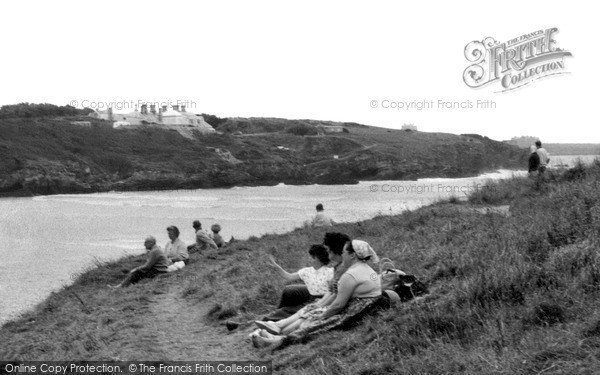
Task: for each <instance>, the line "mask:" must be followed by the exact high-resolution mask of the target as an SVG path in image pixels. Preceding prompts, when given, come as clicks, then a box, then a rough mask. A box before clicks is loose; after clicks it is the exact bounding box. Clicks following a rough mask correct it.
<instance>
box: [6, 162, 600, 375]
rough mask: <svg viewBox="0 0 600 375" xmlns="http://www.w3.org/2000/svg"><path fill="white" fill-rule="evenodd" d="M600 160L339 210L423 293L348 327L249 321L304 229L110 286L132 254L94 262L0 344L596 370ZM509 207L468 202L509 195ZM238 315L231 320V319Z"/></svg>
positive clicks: (62, 354)
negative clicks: (288, 333)
mask: <svg viewBox="0 0 600 375" xmlns="http://www.w3.org/2000/svg"><path fill="white" fill-rule="evenodd" d="M599 185H600V163H598V162H596V163H595V164H593V165H592V166H590V167H583V166H581V165H580V166H577V167H575V168H573V169H571V170H568V171H565V172H563V173H561V174H550V175H549V176H548V180H547V181H546V182H545V183H543V184H541V185H540V184H537V183H536V181H534V180H530V179H527V178H515V179H511V180H505V181H501V182H499V183H498V184H497V185H495V186H494V188H493V189H484V190H481V191H479V192H478V193H477V194H475V195H473V196H472V197H471V198H470V201H469V202H468V203H459V202H454V201H448V202H440V203H438V204H436V205H433V206H429V207H425V208H422V209H419V210H416V211H413V212H406V213H404V214H402V215H398V216H381V217H377V218H374V219H372V220H368V221H364V222H357V223H347V224H339V225H336V227H335V228H334V229H335V230H336V231H341V232H345V233H348V234H349V235H350V236H351V237H353V238H360V239H364V240H366V241H368V242H369V243H370V244H371V245H372V246H373V248H374V249H376V251H377V252H378V253H379V254H380V255H381V256H387V257H389V258H391V259H392V260H394V262H395V263H396V265H397V266H398V267H400V268H401V269H403V270H405V271H406V272H408V273H411V274H414V275H417V276H418V277H419V278H420V279H421V280H423V281H425V282H426V283H427V284H428V286H429V287H430V289H431V294H430V295H428V296H427V297H425V298H422V299H419V300H416V301H413V302H409V303H405V304H403V305H401V306H399V307H397V308H394V309H390V310H386V311H381V312H379V313H378V314H376V315H374V316H371V317H368V318H367V319H365V321H364V322H363V323H362V324H361V325H359V326H357V327H355V328H354V329H352V330H348V331H334V332H330V333H328V334H324V335H322V336H320V337H319V338H317V339H315V340H313V341H310V342H308V343H306V344H303V345H293V346H290V347H287V348H285V349H282V350H279V351H275V352H269V351H264V350H263V351H259V350H256V349H254V348H252V347H251V344H250V343H249V341H248V340H247V334H248V332H250V330H251V328H252V327H251V323H250V322H251V321H252V320H253V319H255V318H256V317H258V316H260V315H261V314H263V313H265V312H267V311H268V310H270V309H271V308H273V307H274V305H275V304H276V303H277V299H278V295H279V292H280V291H281V289H282V287H283V283H282V282H281V281H280V280H278V279H277V277H276V276H274V275H275V274H274V272H273V271H272V269H270V268H269V267H268V266H267V265H266V263H267V262H266V256H267V254H273V255H275V257H277V258H278V259H279V260H280V261H281V263H282V265H283V266H284V267H285V268H287V269H295V268H298V267H301V266H304V265H306V264H308V255H307V249H308V247H309V245H310V244H311V243H315V242H319V241H320V240H321V239H322V237H323V234H324V231H323V230H315V229H311V228H299V229H297V230H294V231H292V232H290V233H287V234H284V235H265V236H263V237H261V238H250V239H248V240H247V241H241V242H238V243H236V244H234V245H233V246H232V247H231V248H229V249H227V250H224V251H221V252H219V253H213V254H205V255H203V256H200V257H196V259H195V262H194V263H192V264H190V265H189V266H188V267H186V268H184V269H183V270H182V271H181V272H180V273H178V274H171V275H167V276H163V277H159V278H157V279H155V280H152V281H148V282H141V283H140V284H138V285H135V286H132V287H130V288H128V289H126V290H123V291H117V292H114V291H112V290H110V289H108V288H107V287H106V286H105V285H106V284H107V283H116V282H118V281H119V280H121V279H122V277H123V270H126V269H129V268H131V267H133V266H135V265H137V264H140V263H141V262H142V261H143V259H142V258H141V257H132V258H127V259H124V260H122V261H119V262H114V263H108V264H99V265H98V267H97V268H95V269H92V270H90V271H89V272H87V273H84V274H83V275H82V276H81V277H80V278H79V279H78V280H76V282H75V283H74V285H72V286H69V287H66V288H65V289H63V290H61V291H60V292H57V293H54V294H53V295H51V296H50V297H49V298H48V299H47V300H46V301H45V302H44V303H42V304H40V305H39V306H38V307H37V308H36V309H35V310H34V311H32V312H29V313H26V314H24V315H23V316H22V317H21V318H20V319H18V320H16V321H13V322H9V323H7V324H5V325H4V326H3V327H2V328H1V329H0V337H2V338H3V339H2V340H0V358H2V359H4V360H27V359H55V360H58V359H64V360H74V359H88V360H109V359H112V360H116V359H120V360H142V359H153V360H173V359H188V360H202V359H206V360H208V359H213V360H217V359H253V360H257V359H264V360H272V361H273V364H274V369H275V372H276V373H278V374H332V373H344V374H365V375H366V374H387V373H389V374H395V373H402V374H448V373H470V374H475V373H476V374H538V373H544V374H595V373H597V371H598V369H599V368H600V350H599V349H600V298H599V297H600V255H599V254H598V250H597V249H598V244H599V243H600V189H599V187H600V186H599ZM506 204H509V205H510V207H511V210H510V216H508V217H507V216H502V215H498V214H495V213H488V214H482V213H479V212H478V211H477V210H473V209H471V208H472V207H481V205H506ZM228 319H233V320H235V321H238V322H242V325H241V326H240V328H238V329H237V330H234V331H231V332H229V331H227V329H226V328H225V327H224V326H223V323H224V322H225V321H226V320H228Z"/></svg>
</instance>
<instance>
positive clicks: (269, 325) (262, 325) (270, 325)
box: [254, 320, 281, 335]
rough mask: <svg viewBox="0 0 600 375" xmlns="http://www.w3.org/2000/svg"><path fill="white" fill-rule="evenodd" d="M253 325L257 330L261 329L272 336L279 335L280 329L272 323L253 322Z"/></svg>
mask: <svg viewBox="0 0 600 375" xmlns="http://www.w3.org/2000/svg"><path fill="white" fill-rule="evenodd" d="M254 323H255V324H256V326H257V327H258V328H262V329H264V330H265V331H267V332H269V333H272V334H274V335H279V334H280V333H281V328H279V327H278V326H277V325H276V324H275V323H273V322H263V321H262V320H255V321H254Z"/></svg>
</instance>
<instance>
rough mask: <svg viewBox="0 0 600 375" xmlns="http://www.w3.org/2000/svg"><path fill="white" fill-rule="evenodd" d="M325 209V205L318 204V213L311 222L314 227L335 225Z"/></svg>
mask: <svg viewBox="0 0 600 375" xmlns="http://www.w3.org/2000/svg"><path fill="white" fill-rule="evenodd" d="M323 211H324V209H323V205H322V204H321V203H319V204H317V214H316V215H315V217H314V218H313V219H312V223H311V224H312V226H313V227H330V226H332V225H333V221H332V220H331V219H330V218H329V217H327V215H325V212H323Z"/></svg>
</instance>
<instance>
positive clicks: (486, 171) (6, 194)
mask: <svg viewBox="0 0 600 375" xmlns="http://www.w3.org/2000/svg"><path fill="white" fill-rule="evenodd" d="M522 171H525V169H509V168H487V169H483V170H482V171H481V172H479V173H478V174H464V175H458V176H450V177H448V176H439V175H432V176H417V177H415V179H410V178H407V179H402V180H395V179H378V180H372V179H367V180H354V181H352V182H343V183H314V182H313V183H309V182H297V183H296V182H289V181H288V182H273V183H267V184H241V185H223V186H214V187H198V188H187V187H186V188H172V187H165V188H164V189H163V188H150V189H141V188H140V189H137V190H136V189H123V190H114V189H113V190H108V189H107V190H97V191H79V192H57V193H52V194H33V193H28V192H24V191H19V192H16V193H14V192H0V199H3V198H32V197H49V196H60V195H86V194H104V193H144V192H168V191H196V190H200V191H202V190H213V189H225V190H228V189H235V188H253V187H277V186H352V185H358V184H360V183H369V182H372V183H376V182H382V181H395V182H418V181H420V180H427V179H441V180H444V179H466V178H478V177H481V176H484V175H488V174H496V173H502V172H522Z"/></svg>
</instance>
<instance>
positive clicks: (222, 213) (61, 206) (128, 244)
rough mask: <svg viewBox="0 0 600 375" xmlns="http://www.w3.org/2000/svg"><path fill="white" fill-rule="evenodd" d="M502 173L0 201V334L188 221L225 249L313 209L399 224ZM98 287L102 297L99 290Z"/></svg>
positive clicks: (187, 235)
mask: <svg viewBox="0 0 600 375" xmlns="http://www.w3.org/2000/svg"><path fill="white" fill-rule="evenodd" d="M524 174H525V172H524V171H507V170H502V171H498V172H496V173H490V174H485V175H481V176H479V177H474V178H461V179H421V180H417V181H373V182H369V181H363V182H360V183H359V184H356V185H304V186H289V185H283V184H280V185H277V186H271V187H237V188H231V189H202V190H177V191H158V192H109V193H98V194H80V195H71V194H68V195H52V196H38V197H33V198H3V199H0V259H1V261H0V324H1V323H3V322H5V321H6V320H8V319H10V318H14V317H16V316H17V315H18V313H19V312H22V311H24V310H26V309H29V308H31V307H33V306H34V305H35V304H37V303H39V302H41V301H42V300H43V299H44V298H45V297H46V296H48V295H49V294H50V293H51V292H52V291H54V290H58V289H59V288H61V287H62V286H64V285H68V284H69V283H71V282H72V281H73V280H74V279H75V278H76V277H77V276H78V275H79V274H80V273H81V272H83V271H84V270H85V269H86V268H89V267H91V266H93V264H94V260H95V259H98V260H101V261H102V260H114V259H118V258H120V257H123V256H126V255H131V254H141V253H143V240H144V238H145V237H146V236H147V235H148V234H152V235H154V236H155V237H156V238H157V240H158V244H159V245H160V246H162V247H164V245H165V243H166V242H167V240H168V237H167V233H166V227H167V226H169V225H175V226H177V227H178V228H179V229H180V231H181V236H180V238H181V239H182V240H183V241H184V242H186V244H189V243H191V242H192V241H193V240H194V231H193V229H192V221H193V220H194V219H198V220H200V221H201V222H202V224H203V228H205V229H209V228H210V226H211V225H212V224H214V223H219V224H220V225H221V227H222V228H223V229H222V231H221V235H222V236H223V238H224V239H225V240H228V239H229V238H230V237H231V236H234V237H235V238H236V239H244V238H248V237H249V236H253V235H254V236H260V235H262V234H267V233H284V232H287V231H290V230H292V229H294V228H296V227H298V226H302V225H303V224H304V222H305V221H307V220H310V218H311V217H312V216H313V215H314V213H315V205H316V204H317V203H322V204H323V205H324V206H325V210H326V212H327V214H328V215H329V216H330V217H331V218H332V219H333V220H335V221H336V222H354V221H359V220H365V219H369V218H372V217H374V216H376V215H381V214H383V215H393V214H399V213H401V212H403V211H405V210H413V209H416V208H418V207H421V206H423V205H427V204H431V203H433V202H435V201H436V200H439V199H444V198H449V197H451V196H457V197H466V195H467V194H468V193H470V192H472V191H474V190H477V189H482V188H484V186H485V184H486V183H487V182H489V181H490V180H496V179H502V178H508V177H511V176H513V175H524ZM99 287H105V286H104V285H99Z"/></svg>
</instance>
